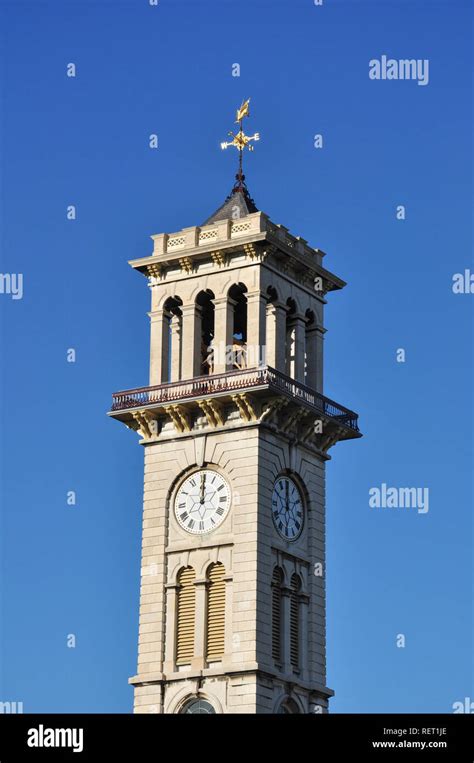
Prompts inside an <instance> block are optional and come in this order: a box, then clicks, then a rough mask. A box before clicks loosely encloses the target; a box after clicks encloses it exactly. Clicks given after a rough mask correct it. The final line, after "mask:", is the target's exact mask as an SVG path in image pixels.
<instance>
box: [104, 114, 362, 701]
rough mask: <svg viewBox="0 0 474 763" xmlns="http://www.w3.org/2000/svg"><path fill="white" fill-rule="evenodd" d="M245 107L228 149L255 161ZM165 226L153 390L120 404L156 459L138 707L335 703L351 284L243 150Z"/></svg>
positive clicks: (352, 430)
mask: <svg viewBox="0 0 474 763" xmlns="http://www.w3.org/2000/svg"><path fill="white" fill-rule="evenodd" d="M245 109H246V111H245ZM239 114H240V115H241V116H240V132H239V133H237V135H236V136H233V137H234V140H235V141H237V143H235V142H232V143H231V144H223V147H225V146H227V145H236V147H237V148H238V149H239V154H240V160H241V158H242V150H243V148H245V147H247V148H248V143H249V141H250V140H251V138H247V136H245V134H244V133H243V131H242V118H243V117H244V116H247V115H248V102H247V104H243V106H242V107H241V109H240V110H239V112H238V116H239ZM252 139H253V140H257V139H258V134H256V135H255V136H253V138H252ZM239 140H240V145H239V143H238V141H239ZM245 141H247V142H245ZM152 239H153V242H154V248H153V252H152V253H151V254H150V255H149V256H146V257H143V258H141V259H138V260H134V261H132V262H131V263H130V264H131V266H132V267H133V268H134V269H135V270H136V271H138V272H139V273H141V274H142V275H143V276H145V278H146V279H147V281H148V285H149V287H150V291H151V311H150V313H149V316H150V324H151V344H150V379H149V385H148V386H147V387H141V388H139V389H132V390H125V391H122V392H117V393H115V394H114V395H113V405H112V409H111V411H110V416H112V417H113V418H115V419H117V420H118V421H122V422H123V423H124V424H126V426H127V427H129V428H130V429H132V430H135V431H136V432H137V433H138V435H139V438H140V443H141V444H142V445H143V446H144V454H145V469H144V502H143V536H142V565H141V588H140V617H139V645H138V669H137V673H136V675H135V676H133V677H132V678H131V679H130V683H131V684H132V685H133V686H134V694H135V701H134V710H135V712H137V713H150V712H156V713H167V714H174V713H315V712H316V713H317V712H326V711H327V708H328V700H329V698H330V696H331V695H332V694H333V692H332V691H331V689H329V688H328V687H327V686H326V667H325V630H326V628H325V575H326V569H325V463H326V461H327V460H328V459H329V455H328V451H329V449H330V448H331V447H332V446H333V445H334V444H335V443H337V442H338V441H339V440H347V439H353V438H357V437H360V433H359V428H358V420H357V415H356V414H355V413H353V412H352V411H350V410H348V409H347V408H345V407H343V406H342V405H340V404H338V403H335V402H334V401H333V400H330V399H329V398H328V397H325V395H324V394H323V339H324V334H325V328H324V319H323V311H324V306H325V304H326V297H327V295H328V294H329V293H330V292H332V291H335V290H338V289H341V288H342V287H343V286H345V283H344V281H342V280H341V279H340V278H338V277H337V276H335V275H334V274H333V273H331V272H330V271H329V270H327V269H326V267H325V266H324V265H323V258H324V252H322V251H321V250H320V249H315V248H312V247H310V246H309V245H308V243H307V242H306V241H305V240H304V239H302V238H301V237H299V236H294V235H292V234H291V233H290V232H289V230H288V229H287V228H285V227H284V226H283V225H280V224H275V223H274V222H272V221H271V220H270V218H269V217H268V215H266V214H265V213H264V212H262V211H260V210H259V209H258V208H257V206H256V205H255V203H254V201H253V199H252V198H251V196H250V194H249V192H248V190H247V187H246V184H245V177H244V175H243V173H242V165H241V162H240V164H239V172H238V174H237V176H236V183H235V185H234V187H233V189H232V191H231V193H230V194H229V196H228V197H227V199H226V200H225V202H224V203H223V204H222V206H220V207H219V208H218V209H217V210H216V212H214V214H212V215H211V216H210V217H209V218H208V219H207V220H206V221H205V222H204V223H202V224H201V225H197V226H192V227H188V228H183V229H182V230H180V231H178V232H175V233H159V234H156V235H154V236H152Z"/></svg>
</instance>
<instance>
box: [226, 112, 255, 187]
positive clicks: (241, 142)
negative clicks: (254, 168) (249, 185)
mask: <svg viewBox="0 0 474 763" xmlns="http://www.w3.org/2000/svg"><path fill="white" fill-rule="evenodd" d="M249 103H250V98H248V99H247V100H246V101H243V103H242V105H241V107H240V109H237V119H236V120H235V121H236V123H237V124H238V125H239V132H238V133H237V135H234V133H233V132H229V135H230V136H231V138H232V140H231V141H227V142H224V143H221V148H222V149H225V148H229V146H235V147H236V149H237V150H238V152H239V171H238V173H237V175H236V178H237V181H238V182H239V183H240V184H241V185H243V183H244V175H243V173H242V154H243V152H244V148H248V150H249V151H253V146H252V145H251V144H250V141H251V140H253V141H257V140H260V134H259V133H258V132H256V133H254V135H245V133H244V131H243V130H242V121H243V119H244V117H248V116H250V114H249Z"/></svg>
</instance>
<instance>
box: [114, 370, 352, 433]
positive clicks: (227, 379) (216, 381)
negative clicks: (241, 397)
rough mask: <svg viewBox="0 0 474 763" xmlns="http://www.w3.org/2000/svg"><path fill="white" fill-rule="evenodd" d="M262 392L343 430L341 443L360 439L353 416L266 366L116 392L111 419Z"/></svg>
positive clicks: (346, 409) (326, 398)
mask: <svg viewBox="0 0 474 763" xmlns="http://www.w3.org/2000/svg"><path fill="white" fill-rule="evenodd" d="M264 391H267V392H268V393H270V394H276V395H277V396H280V397H281V396H283V397H286V398H288V399H289V400H290V401H292V402H294V403H300V404H301V405H302V406H303V407H304V408H306V409H307V410H308V412H310V413H314V414H315V415H320V416H322V417H323V418H324V419H325V420H328V421H331V422H333V423H334V424H337V425H339V426H340V427H343V428H344V430H346V433H345V438H344V439H349V438H352V437H360V436H361V435H360V432H359V426H358V416H357V414H356V413H354V412H353V411H350V410H349V409H348V408H344V406H342V405H339V404H338V403H335V402H334V401H333V400H330V399H329V398H328V397H325V396H324V395H321V394H319V393H318V392H315V391H314V390H313V389H311V388H310V387H307V386H306V385H305V384H302V383H301V382H298V381H295V380H294V379H291V378H290V377H289V376H286V374H283V373H281V371H276V370H275V369H274V368H270V367H268V366H265V367H262V368H253V369H245V370H239V371H228V372H227V373H222V374H212V375H209V376H199V377H196V378H194V379H190V380H189V381H178V382H169V383H166V384H159V385H157V386H154V387H140V388H138V389H130V390H124V391H122V392H115V393H114V394H113V396H112V408H111V411H110V415H111V416H114V417H115V418H119V419H122V420H124V419H125V418H128V416H127V415H125V416H124V414H128V415H130V413H131V412H132V411H133V410H134V409H135V410H143V409H146V408H159V407H161V406H169V405H173V404H182V403H187V402H192V401H196V402H199V400H202V399H205V398H209V397H212V398H218V397H222V398H226V397H229V396H232V395H236V394H239V393H248V392H255V393H261V392H264Z"/></svg>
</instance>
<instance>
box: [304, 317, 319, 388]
mask: <svg viewBox="0 0 474 763" xmlns="http://www.w3.org/2000/svg"><path fill="white" fill-rule="evenodd" d="M317 355H318V329H317V327H316V326H311V328H309V329H306V379H305V384H306V385H307V386H308V387H311V389H314V390H316V389H317V386H316V374H317V362H316V361H317Z"/></svg>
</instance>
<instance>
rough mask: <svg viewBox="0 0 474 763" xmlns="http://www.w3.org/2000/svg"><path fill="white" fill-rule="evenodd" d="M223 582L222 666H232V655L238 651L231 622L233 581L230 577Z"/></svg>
mask: <svg viewBox="0 0 474 763" xmlns="http://www.w3.org/2000/svg"><path fill="white" fill-rule="evenodd" d="M224 582H225V646H224V656H223V658H222V666H223V667H225V666H226V665H231V664H232V655H233V653H234V652H235V651H236V648H237V650H238V647H237V644H235V645H234V630H233V622H232V613H233V610H234V580H233V577H232V575H226V576H225V577H224Z"/></svg>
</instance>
